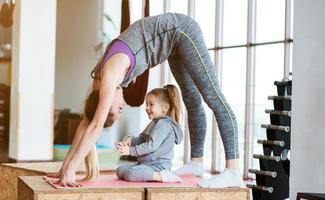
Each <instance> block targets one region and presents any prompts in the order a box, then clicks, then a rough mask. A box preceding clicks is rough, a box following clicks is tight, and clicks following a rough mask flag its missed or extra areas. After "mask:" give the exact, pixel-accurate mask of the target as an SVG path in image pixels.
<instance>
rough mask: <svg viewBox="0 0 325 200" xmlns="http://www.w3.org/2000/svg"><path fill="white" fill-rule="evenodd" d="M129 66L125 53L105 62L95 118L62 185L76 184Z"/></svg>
mask: <svg viewBox="0 0 325 200" xmlns="http://www.w3.org/2000/svg"><path fill="white" fill-rule="evenodd" d="M129 66H130V61H129V58H128V57H127V56H126V55H124V54H115V55H113V56H112V57H111V58H110V59H109V60H108V61H107V62H106V63H105V65H104V68H103V70H102V77H101V81H100V88H99V103H98V106H97V109H96V112H95V115H94V118H93V120H92V121H91V122H90V123H89V124H88V126H87V128H86V129H85V130H84V133H83V134H81V135H82V137H81V140H80V142H79V144H78V145H76V146H77V147H76V150H75V152H74V154H71V155H72V156H71V159H70V162H68V164H67V168H66V169H65V170H64V172H63V173H62V175H61V177H60V181H59V184H60V185H63V186H69V185H74V183H75V171H76V169H77V167H78V166H79V165H80V164H81V162H82V160H83V159H84V158H85V156H86V155H87V154H88V152H89V151H90V149H91V148H92V147H93V146H94V145H95V143H96V140H97V138H98V137H99V134H100V133H101V132H102V129H103V126H104V123H105V121H106V118H107V115H108V113H109V110H110V108H111V105H112V103H113V102H112V101H113V97H114V94H115V90H116V87H117V86H118V85H119V84H120V83H121V82H122V80H123V78H124V76H125V74H126V72H127V69H128V67H129Z"/></svg>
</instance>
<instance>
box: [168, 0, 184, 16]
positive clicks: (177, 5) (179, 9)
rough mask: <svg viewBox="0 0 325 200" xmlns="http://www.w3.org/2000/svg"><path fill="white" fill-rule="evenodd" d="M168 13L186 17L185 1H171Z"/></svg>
mask: <svg viewBox="0 0 325 200" xmlns="http://www.w3.org/2000/svg"><path fill="white" fill-rule="evenodd" d="M170 4H171V5H170V11H171V12H176V13H183V14H185V15H187V10H188V9H187V8H188V6H187V0H171V1H170Z"/></svg>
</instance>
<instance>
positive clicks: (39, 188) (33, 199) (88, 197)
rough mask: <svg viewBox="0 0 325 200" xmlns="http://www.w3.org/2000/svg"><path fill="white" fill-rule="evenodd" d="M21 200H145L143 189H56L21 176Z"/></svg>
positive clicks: (35, 177) (41, 181) (37, 178)
mask: <svg viewBox="0 0 325 200" xmlns="http://www.w3.org/2000/svg"><path fill="white" fill-rule="evenodd" d="M18 189H19V194H18V199H19V200H59V199H69V200H99V199H100V200H143V199H145V197H144V195H145V190H144V189H143V188H128V189H116V188H114V189H108V188H105V189H83V188H78V189H55V188H54V187H53V186H51V185H49V184H48V183H47V182H46V181H45V180H44V179H43V178H42V177H41V176H21V177H19V181H18Z"/></svg>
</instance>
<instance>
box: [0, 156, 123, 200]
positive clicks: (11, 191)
mask: <svg viewBox="0 0 325 200" xmlns="http://www.w3.org/2000/svg"><path fill="white" fill-rule="evenodd" d="M61 165H62V162H38V163H10V164H1V165H0V200H2V199H8V200H15V199H18V196H17V193H18V189H17V188H18V176H44V175H46V174H48V173H56V172H58V171H59V169H60V167H61ZM116 165H117V163H115V165H113V166H105V167H104V168H102V169H101V173H102V174H112V173H115V169H116ZM78 173H79V174H80V173H81V174H82V173H83V170H82V169H79V170H78Z"/></svg>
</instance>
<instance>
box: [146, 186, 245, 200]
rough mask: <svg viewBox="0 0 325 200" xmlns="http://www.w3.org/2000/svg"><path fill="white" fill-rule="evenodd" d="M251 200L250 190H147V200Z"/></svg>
mask: <svg viewBox="0 0 325 200" xmlns="http://www.w3.org/2000/svg"><path fill="white" fill-rule="evenodd" d="M166 199H169V200H171V199H177V200H183V199H184V200H198V199H199V200H216V199H218V200H249V199H250V191H249V189H248V188H225V189H204V188H172V189H171V188H147V200H166Z"/></svg>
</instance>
